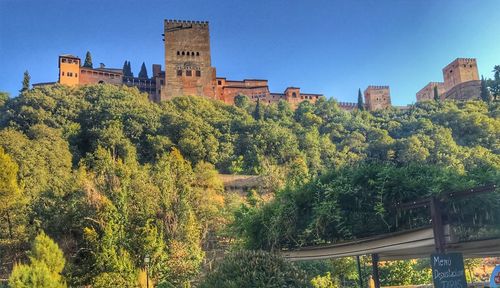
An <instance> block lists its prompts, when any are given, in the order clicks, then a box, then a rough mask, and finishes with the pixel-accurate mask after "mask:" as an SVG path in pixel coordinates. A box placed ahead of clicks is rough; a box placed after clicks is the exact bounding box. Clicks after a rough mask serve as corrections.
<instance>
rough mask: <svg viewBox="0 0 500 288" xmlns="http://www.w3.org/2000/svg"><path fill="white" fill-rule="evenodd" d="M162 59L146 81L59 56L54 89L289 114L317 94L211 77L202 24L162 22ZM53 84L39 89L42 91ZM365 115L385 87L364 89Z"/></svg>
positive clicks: (379, 103) (378, 104)
mask: <svg viewBox="0 0 500 288" xmlns="http://www.w3.org/2000/svg"><path fill="white" fill-rule="evenodd" d="M163 37H164V39H163V41H164V48H165V51H164V52H165V55H164V60H165V62H164V65H165V66H164V67H165V70H162V67H161V65H160V64H153V66H152V72H153V73H152V76H151V77H149V78H140V77H130V76H126V75H124V72H123V69H118V68H108V67H106V66H105V65H104V64H102V63H101V65H100V66H99V68H90V67H85V66H82V64H81V59H80V58H78V57H76V56H73V55H69V54H64V55H60V56H59V80H58V83H60V84H63V85H69V86H76V85H85V84H98V83H108V84H114V85H126V86H131V87H137V88H138V89H139V90H140V91H141V92H145V93H147V94H148V95H149V99H150V100H151V101H153V102H157V103H158V102H160V101H163V100H168V99H172V98H173V97H182V96H186V95H194V96H201V97H206V98H210V99H215V100H220V101H223V102H224V103H227V104H234V99H235V97H237V96H239V95H244V96H247V97H248V98H249V99H250V100H251V101H254V102H257V101H259V102H260V103H263V104H271V103H277V102H279V101H286V102H288V103H290V106H291V107H292V108H296V107H297V106H298V105H299V104H300V103H301V102H303V101H309V102H311V103H314V102H316V101H317V100H318V99H320V98H323V97H324V96H323V95H322V94H318V93H305V92H302V91H301V89H300V88H299V87H293V86H291V87H288V88H286V89H285V91H283V92H271V91H270V89H269V85H268V80H264V79H244V80H228V79H227V78H225V77H221V76H218V75H217V74H216V69H215V67H213V66H212V59H211V50H210V33H209V25H208V22H206V21H179V20H165V22H164V34H163ZM47 84H53V83H39V84H34V86H37V85H47ZM364 96H365V102H366V107H367V109H368V110H377V109H384V108H387V107H391V97H390V92H389V87H388V86H369V87H368V88H367V89H366V90H365V95H364ZM339 107H340V108H341V109H344V110H348V111H350V110H355V109H357V103H352V102H339Z"/></svg>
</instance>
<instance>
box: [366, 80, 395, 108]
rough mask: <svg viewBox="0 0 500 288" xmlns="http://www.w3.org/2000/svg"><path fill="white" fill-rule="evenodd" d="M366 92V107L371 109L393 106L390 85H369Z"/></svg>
mask: <svg viewBox="0 0 500 288" xmlns="http://www.w3.org/2000/svg"><path fill="white" fill-rule="evenodd" d="M364 94H365V105H366V108H367V109H368V110H370V111H375V110H379V109H386V108H389V107H391V91H390V90H389V86H368V88H366V89H365V93H364Z"/></svg>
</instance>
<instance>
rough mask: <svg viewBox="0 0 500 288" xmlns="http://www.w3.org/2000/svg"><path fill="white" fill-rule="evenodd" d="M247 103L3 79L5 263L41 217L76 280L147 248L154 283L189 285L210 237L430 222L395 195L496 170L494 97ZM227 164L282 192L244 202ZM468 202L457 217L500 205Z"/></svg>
mask: <svg viewBox="0 0 500 288" xmlns="http://www.w3.org/2000/svg"><path fill="white" fill-rule="evenodd" d="M236 102H237V103H236V106H228V105H225V104H223V103H221V102H218V101H211V100H207V99H204V98H201V97H178V98H175V99H173V100H171V101H165V102H162V103H161V104H155V103H151V102H150V101H148V99H147V97H146V95H144V94H140V93H139V92H138V91H137V90H136V89H132V88H127V87H115V86H110V85H94V86H83V87H77V88H71V87H65V86H58V85H56V86H52V87H37V88H35V89H31V90H29V89H28V90H26V91H24V92H23V93H22V94H21V95H20V96H18V97H16V98H11V99H7V97H5V94H3V93H0V159H1V162H0V165H1V166H0V167H1V168H2V169H0V179H1V181H2V182H1V183H0V198H1V199H0V219H1V221H0V245H1V247H0V248H1V249H0V257H1V259H2V261H1V262H2V263H6V264H7V265H5V266H2V267H0V268H1V269H2V270H1V273H2V274H3V275H7V274H9V273H10V271H11V269H12V267H13V265H14V263H16V262H19V261H23V262H24V261H25V260H26V257H27V255H28V250H29V247H30V245H29V244H30V243H31V242H33V239H34V238H35V237H36V235H38V232H39V231H40V230H43V231H45V233H47V234H48V235H49V236H50V237H51V238H52V239H54V240H55V241H56V242H57V243H58V244H59V246H60V248H61V249H62V250H63V252H64V255H65V257H66V259H67V265H66V268H65V270H64V271H63V275H64V277H65V278H66V279H67V283H68V284H69V285H71V286H76V285H93V286H94V287H117V286H120V287H135V286H136V285H138V284H137V283H138V282H140V281H142V280H141V279H143V276H144V273H145V271H144V268H145V264H144V258H145V256H146V255H147V256H149V257H150V259H151V262H150V264H149V269H148V273H149V275H150V276H151V279H152V281H153V282H155V283H163V284H162V285H164V286H165V287H167V286H170V285H177V286H178V285H182V284H183V283H187V282H190V281H192V280H193V279H194V278H195V277H196V275H197V274H198V271H199V270H200V266H201V265H202V261H203V257H204V252H203V250H204V249H205V248H207V247H209V246H210V245H209V238H210V237H211V235H223V236H224V237H227V238H231V237H232V238H234V237H240V236H241V237H242V238H241V239H243V240H244V244H246V245H248V246H249V247H253V248H261V249H274V248H280V247H290V246H297V245H307V244H313V243H324V242H332V241H338V240H344V239H348V238H354V237H362V236H365V235H368V234H372V233H378V232H380V231H383V232H386V231H395V230H397V229H400V228H407V227H409V225H413V224H415V225H416V224H421V223H423V222H425V221H426V219H425V217H423V216H422V214H418V213H417V214H416V216H418V217H410V216H412V215H407V214H404V213H400V212H398V211H394V210H393V209H392V206H391V204H392V203H393V202H394V201H395V199H396V200H397V201H406V200H409V199H414V198H418V197H422V196H427V195H437V194H439V193H441V192H442V191H444V190H447V189H452V188H453V189H454V188H456V189H459V188H464V187H471V186H474V185H478V184H483V183H487V182H496V183H498V171H499V169H498V168H499V166H500V156H499V152H500V141H499V139H500V137H499V136H500V119H499V117H500V109H499V107H500V104H499V103H498V102H495V101H492V102H490V103H485V102H482V101H469V102H458V103H454V102H448V101H443V102H425V103H420V104H417V105H415V106H413V107H411V108H410V109H408V110H397V109H394V110H387V111H379V112H368V111H355V112H352V113H351V112H345V111H342V110H340V109H339V107H338V105H337V103H336V102H335V101H334V100H324V99H323V100H320V101H318V102H317V103H315V104H310V103H309V102H304V103H302V104H300V106H299V107H298V108H297V109H296V110H292V109H291V108H290V107H289V105H288V104H287V103H286V102H279V103H277V104H275V105H264V104H262V103H258V105H256V104H253V103H251V101H249V99H248V98H246V97H245V96H238V99H237V101H236ZM219 172H220V173H236V174H259V175H263V176H264V177H263V178H262V179H263V181H262V184H263V191H259V192H275V191H279V192H277V194H276V196H275V200H273V201H271V202H269V203H267V204H266V203H264V202H263V201H262V198H261V197H260V195H259V194H258V193H257V194H256V193H253V194H251V195H252V196H251V197H249V199H248V201H247V202H246V203H245V204H243V205H240V204H239V202H238V201H240V200H238V199H235V197H233V196H231V195H227V194H225V193H224V189H223V187H222V183H221V182H220V180H219V178H218V177H217V173H219ZM271 198H272V197H271ZM496 199H499V198H498V197H497V198H496ZM483 204H484V208H485V209H484V210H482V211H494V210H491V209H497V211H498V207H499V206H498V200H497V201H491V199H489V198H480V199H479V200H477V205H483ZM460 205H462V206H463V205H464V204H463V203H455V206H454V207H450V209H456V208H459V207H461V206H460ZM474 205H476V204H474ZM474 205H472V206H471V209H472V208H474V207H477V206H474ZM471 209H469V210H467V213H466V214H464V215H462V216H463V217H462V216H460V215H457V219H458V220H460V221H462V220H463V221H465V220H464V219H465V218H466V217H467V219H469V218H472V219H475V221H480V222H481V223H489V221H491V220H492V219H498V218H495V217H497V214H495V213H486V214H482V215H479V214H477V213H474V211H472V210H471ZM234 210H237V211H236V213H235V215H233V213H232V212H233V211H234ZM413 216H415V215H413ZM460 217H462V218H464V219H462V218H460ZM410 218H411V219H416V220H415V221H417V222H418V223H412V222H411V221H409V219H410ZM233 220H235V221H233ZM412 221H413V220H412ZM419 221H420V222H419ZM226 224H231V225H230V228H231V229H225V227H226ZM236 242H238V243H241V241H236ZM141 275H142V276H141ZM322 275H324V274H322ZM317 281H318V283H320V282H321V283H322V281H323V280H321V279H317ZM325 281H326V280H325ZM325 281H323V282H325ZM325 283H327V282H325ZM318 285H319V284H318ZM325 285H326V284H325Z"/></svg>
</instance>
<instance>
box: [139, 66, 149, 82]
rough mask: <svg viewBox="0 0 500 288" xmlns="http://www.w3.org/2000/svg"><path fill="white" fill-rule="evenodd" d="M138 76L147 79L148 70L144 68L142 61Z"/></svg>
mask: <svg viewBox="0 0 500 288" xmlns="http://www.w3.org/2000/svg"><path fill="white" fill-rule="evenodd" d="M139 78H143V79H147V78H148V70H146V64H144V62H142V65H141V71H140V72H139Z"/></svg>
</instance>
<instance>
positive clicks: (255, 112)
mask: <svg viewBox="0 0 500 288" xmlns="http://www.w3.org/2000/svg"><path fill="white" fill-rule="evenodd" d="M252 116H253V119H255V120H260V119H262V112H261V110H260V99H257V104H256V105H255V110H253V115H252Z"/></svg>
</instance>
